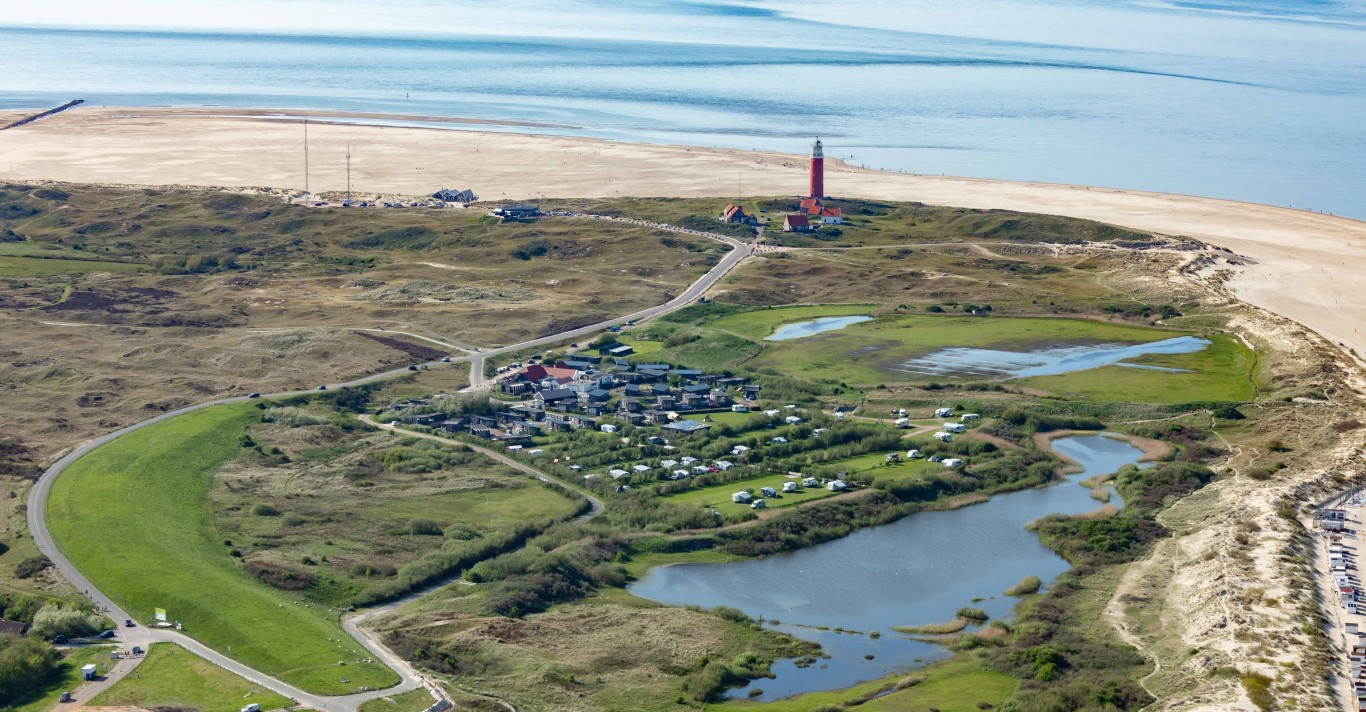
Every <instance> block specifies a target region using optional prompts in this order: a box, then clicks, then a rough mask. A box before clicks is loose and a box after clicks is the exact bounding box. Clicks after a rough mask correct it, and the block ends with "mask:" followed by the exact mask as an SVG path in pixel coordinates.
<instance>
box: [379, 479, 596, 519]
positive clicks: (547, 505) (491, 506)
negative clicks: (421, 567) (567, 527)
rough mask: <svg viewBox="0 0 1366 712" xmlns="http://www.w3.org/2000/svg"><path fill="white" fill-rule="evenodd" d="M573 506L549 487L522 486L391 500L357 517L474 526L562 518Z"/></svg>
mask: <svg viewBox="0 0 1366 712" xmlns="http://www.w3.org/2000/svg"><path fill="white" fill-rule="evenodd" d="M575 506H576V505H575V503H574V502H573V501H571V500H569V499H568V498H567V497H564V496H563V495H560V494H558V493H557V492H555V491H553V490H551V489H550V486H541V485H540V483H534V484H528V485H527V486H526V487H517V488H507V489H480V490H468V491H464V492H448V493H445V494H438V495H433V496H430V497H421V498H417V497H413V498H409V499H398V500H391V501H388V502H384V503H381V504H378V505H376V506H374V507H371V508H367V509H364V510H362V511H361V512H360V516H361V517H363V518H367V519H370V518H373V519H375V520H376V521H380V522H383V523H389V524H390V525H392V524H393V522H394V521H395V520H402V519H431V520H433V521H436V522H437V523H439V524H441V525H442V526H447V525H449V524H468V525H473V526H478V525H486V524H499V523H505V522H528V521H541V520H546V519H554V518H560V517H566V516H569V514H571V513H572V512H573V511H574V508H575Z"/></svg>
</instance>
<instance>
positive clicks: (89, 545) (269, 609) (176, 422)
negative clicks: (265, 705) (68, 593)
mask: <svg viewBox="0 0 1366 712" xmlns="http://www.w3.org/2000/svg"><path fill="white" fill-rule="evenodd" d="M258 413H259V411H257V410H256V408H255V406H254V405H247V404H235V405H230V406H219V407H214V408H205V409H203V410H199V411H195V412H193V413H190V414H187V415H183V416H180V417H178V418H172V419H170V420H167V421H165V422H162V423H158V424H156V425H152V426H148V427H146V428H143V429H141V430H138V431H136V432H133V433H129V434H128V435H125V436H123V437H121V438H119V439H117V440H115V441H113V442H111V443H109V444H107V445H104V446H103V447H100V448H99V449H97V450H95V451H93V452H91V453H90V454H88V455H86V456H85V457H83V458H81V459H80V460H78V461H77V462H76V463H75V464H74V465H72V466H71V467H70V468H68V469H67V471H66V472H65V473H63V474H62V476H61V477H60V478H58V479H57V481H56V482H54V483H53V487H52V493H51V497H50V498H49V500H48V512H47V516H48V526H49V528H50V529H51V531H52V535H53V538H54V539H55V540H56V541H57V545H58V546H59V547H60V548H61V549H62V552H63V553H64V554H66V556H67V557H68V558H70V559H71V560H72V562H73V563H75V564H76V566H77V567H78V568H80V570H81V571H82V572H83V573H84V574H86V576H88V577H89V578H90V580H91V581H92V582H94V583H95V584H96V585H97V586H99V587H101V588H102V589H104V590H105V591H106V592H108V593H110V594H116V595H117V596H118V600H120V601H121V602H122V605H123V607H124V608H125V610H127V611H129V613H130V614H131V615H133V616H135V617H136V618H138V619H139V620H140V621H143V622H145V621H148V620H151V619H152V616H153V609H154V608H157V607H161V608H165V609H167V611H168V612H169V613H170V616H171V617H172V618H174V619H177V620H180V621H181V622H182V623H183V624H184V626H185V632H186V633H188V634H190V635H193V636H195V637H196V638H197V639H199V640H201V641H203V642H204V643H205V644H207V645H209V646H211V647H213V648H214V649H216V650H219V651H221V652H223V653H225V654H230V655H231V656H232V657H234V658H236V659H238V660H240V661H242V662H243V663H245V664H247V665H250V666H252V667H253V668H256V669H258V670H261V671H263V672H266V673H269V674H271V675H274V676H276V677H279V678H280V679H282V680H285V681H286V682H289V683H291V684H294V685H297V686H298V687H300V688H302V689H305V690H308V691H310V692H317V693H322V694H342V693H347V692H354V691H356V690H357V689H358V688H360V687H362V686H368V687H375V688H382V687H387V686H390V685H393V684H395V683H397V682H398V677H397V676H396V675H395V674H394V673H393V672H392V671H390V670H389V669H388V668H385V667H383V666H382V665H379V664H376V663H357V662H356V661H357V660H358V659H361V658H369V657H370V654H369V652H367V651H365V650H364V649H363V648H362V647H361V646H360V645H359V644H357V643H356V642H355V641H353V640H352V639H351V638H350V637H349V636H347V635H346V634H345V633H344V632H343V631H342V629H341V627H340V626H339V625H338V624H337V619H336V615H337V614H336V611H333V610H329V609H326V608H323V607H321V606H316V605H310V604H307V603H304V602H301V601H299V600H298V599H295V598H293V597H291V596H288V595H286V594H285V593H283V592H281V591H278V590H276V589H273V588H270V587H268V586H266V585H265V584H263V583H260V582H258V581H256V580H255V579H253V578H251V577H250V576H248V575H247V574H246V573H245V572H244V571H243V570H242V569H241V568H240V567H239V566H238V564H237V563H236V561H235V560H234V559H232V558H231V557H230V556H229V554H228V548H227V547H225V546H224V545H223V539H224V537H223V536H221V535H220V534H219V533H218V532H217V531H216V530H215V528H214V525H213V521H214V519H213V512H212V511H211V508H210V500H209V491H210V488H211V487H212V486H213V482H214V478H213V473H214V471H215V470H217V469H218V467H219V466H221V465H222V464H223V463H224V462H226V461H227V460H228V459H229V458H231V457H232V456H233V455H234V454H235V453H236V452H237V451H238V448H239V447H240V444H239V439H240V438H241V436H242V434H243V433H244V432H245V429H246V427H247V425H248V424H250V423H252V422H254V421H255V420H256V418H257V417H258ZM229 647H231V653H229V652H228V649H229ZM343 660H344V661H347V663H348V664H347V666H346V667H344V668H342V667H340V666H338V664H337V663H338V661H343ZM343 678H347V679H349V682H342V679H343Z"/></svg>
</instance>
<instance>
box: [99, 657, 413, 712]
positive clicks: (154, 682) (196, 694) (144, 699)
mask: <svg viewBox="0 0 1366 712" xmlns="http://www.w3.org/2000/svg"><path fill="white" fill-rule="evenodd" d="M422 692H423V693H424V694H425V693H426V691H425V690H424V691H422ZM253 702H254V703H256V704H258V705H261V709H263V710H274V709H280V708H282V707H287V706H290V705H292V704H293V701H292V700H290V699H289V698H287V697H283V696H281V695H277V694H275V693H274V692H271V691H269V690H267V689H265V688H263V687H260V686H259V685H254V684H252V683H250V682H248V681H246V680H244V679H242V678H240V677H238V676H236V675H234V674H232V673H230V672H228V671H227V670H224V669H223V668H220V667H218V666H216V665H214V664H213V663H211V662H209V661H207V660H205V659H203V658H201V657H199V656H197V655H194V654H193V653H190V652H189V651H187V650H185V649H184V648H182V647H180V646H178V645H172V644H170V643H157V644H155V645H153V646H152V647H151V648H150V649H149V650H148V651H147V659H146V660H143V661H142V663H141V664H139V665H138V667H137V669H136V670H135V671H133V672H132V673H131V674H129V676H128V677H125V678H124V679H122V680H120V681H118V682H117V683H115V684H114V686H113V687H111V688H109V689H108V690H105V691H104V692H103V693H101V694H100V695H99V696H98V697H96V698H95V699H94V700H91V704H94V705H99V706H109V707H114V706H129V707H141V708H143V709H153V708H156V707H176V708H182V709H197V710H199V711H200V712H237V710H240V709H242V708H243V707H245V706H246V705H248V704H251V703H253Z"/></svg>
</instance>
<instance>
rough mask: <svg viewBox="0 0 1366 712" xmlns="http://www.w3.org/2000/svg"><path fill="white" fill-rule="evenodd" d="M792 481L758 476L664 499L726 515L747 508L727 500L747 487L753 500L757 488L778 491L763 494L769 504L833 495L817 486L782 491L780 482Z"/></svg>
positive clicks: (808, 500)
mask: <svg viewBox="0 0 1366 712" xmlns="http://www.w3.org/2000/svg"><path fill="white" fill-rule="evenodd" d="M791 481H792V480H791V479H790V478H788V477H786V476H785V475H760V476H758V477H750V478H749V479H744V480H738V481H735V482H726V483H723V484H719V485H712V486H710V487H699V488H697V489H691V490H687V491H686V492H679V493H677V494H670V495H665V496H664V498H663V500H664V501H665V502H668V503H669V504H677V505H680V506H691V507H710V508H713V509H716V510H718V511H720V512H721V513H722V514H726V513H727V512H730V511H735V512H740V511H744V510H747V509H749V505H748V504H736V503H735V502H732V501H730V496H731V494H733V493H735V492H739V491H740V490H742V489H747V490H750V491H751V492H753V493H754V497H755V499H758V498H759V488H760V487H772V488H773V489H775V490H778V496H777V497H764V498H763V499H764V503H765V504H767V505H768V506H769V507H774V508H776V507H793V506H796V505H798V504H803V503H806V502H814V501H816V500H818V499H825V498H826V497H833V496H835V494H836V493H835V492H831V491H829V490H826V489H822V488H819V487H802V488H798V490H797V491H796V492H788V493H786V494H784V493H783V491H782V489H783V483H784V482H791Z"/></svg>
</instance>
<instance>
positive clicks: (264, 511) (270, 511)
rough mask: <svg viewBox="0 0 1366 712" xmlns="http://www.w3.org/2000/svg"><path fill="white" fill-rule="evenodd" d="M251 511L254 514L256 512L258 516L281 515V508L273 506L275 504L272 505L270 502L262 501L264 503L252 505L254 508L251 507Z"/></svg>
mask: <svg viewBox="0 0 1366 712" xmlns="http://www.w3.org/2000/svg"><path fill="white" fill-rule="evenodd" d="M251 513H252V514H255V515H256V516H258V517H278V516H280V510H278V509H276V508H275V507H273V506H271V505H269V504H266V503H265V502H262V503H260V504H258V505H256V506H255V507H252V508H251Z"/></svg>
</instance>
